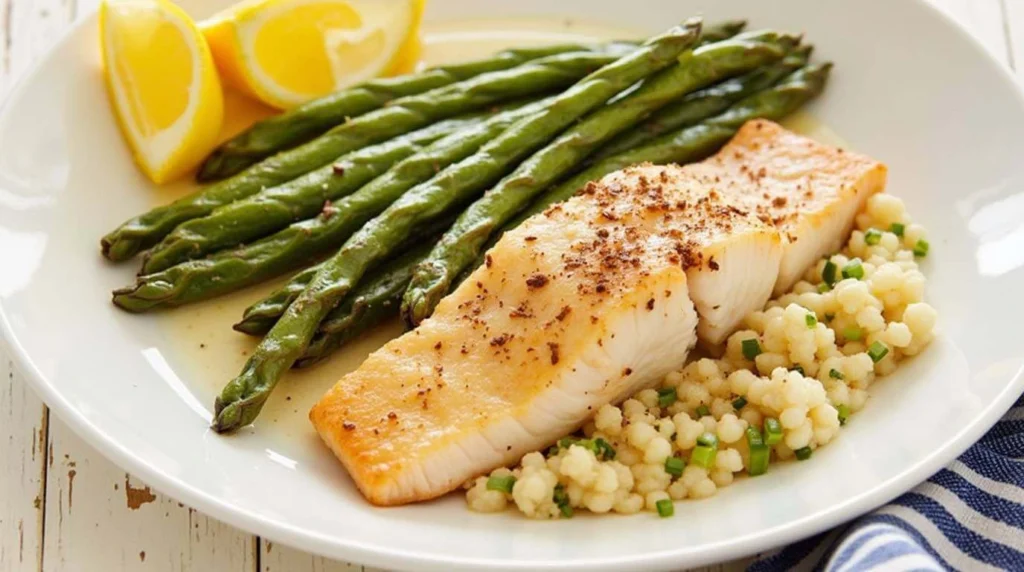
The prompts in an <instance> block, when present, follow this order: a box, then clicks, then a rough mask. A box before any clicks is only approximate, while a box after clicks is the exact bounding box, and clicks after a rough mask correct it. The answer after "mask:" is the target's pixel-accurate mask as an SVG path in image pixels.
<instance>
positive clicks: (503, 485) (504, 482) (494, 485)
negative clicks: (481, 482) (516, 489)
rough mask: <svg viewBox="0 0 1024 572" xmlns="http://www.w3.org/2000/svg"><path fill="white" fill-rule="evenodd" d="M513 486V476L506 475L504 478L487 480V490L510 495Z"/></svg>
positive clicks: (514, 481) (514, 479)
mask: <svg viewBox="0 0 1024 572" xmlns="http://www.w3.org/2000/svg"><path fill="white" fill-rule="evenodd" d="M515 484H516V478H515V477H514V476H513V475H506V476H504V477H489V478H488V479H487V490H489V491H501V492H503V493H511V492H512V487H513V486H515Z"/></svg>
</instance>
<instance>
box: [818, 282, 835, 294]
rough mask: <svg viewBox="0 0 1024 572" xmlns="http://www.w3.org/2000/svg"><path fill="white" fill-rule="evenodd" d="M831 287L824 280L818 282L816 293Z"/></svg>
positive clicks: (822, 292) (826, 290) (823, 291)
mask: <svg viewBox="0 0 1024 572" xmlns="http://www.w3.org/2000/svg"><path fill="white" fill-rule="evenodd" d="M831 289H832V287H831V286H829V285H828V284H825V283H824V282H822V283H821V284H818V294H824V293H825V292H828V291H829V290H831Z"/></svg>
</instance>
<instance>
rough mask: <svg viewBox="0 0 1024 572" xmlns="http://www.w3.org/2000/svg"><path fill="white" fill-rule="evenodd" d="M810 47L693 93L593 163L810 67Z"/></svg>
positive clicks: (614, 144)
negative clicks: (806, 66) (805, 67)
mask: <svg viewBox="0 0 1024 572" xmlns="http://www.w3.org/2000/svg"><path fill="white" fill-rule="evenodd" d="M811 49H812V47H811V46H799V47H797V48H796V49H794V50H793V51H792V52H791V53H789V54H787V55H786V57H785V58H783V59H782V61H780V62H777V63H775V64H774V65H771V66H767V67H764V68H762V69H758V70H755V71H752V72H750V73H748V74H746V75H743V76H741V77H737V78H733V79H729V80H726V81H723V82H721V83H719V84H716V85H713V86H711V87H709V88H706V89H702V90H700V91H697V92H694V93H691V94H689V95H687V96H686V97H684V98H682V99H681V100H679V101H677V102H674V103H671V104H669V105H666V106H665V107H663V108H662V109H659V110H658V111H657V112H656V113H654V114H653V115H651V116H650V117H648V118H647V119H645V120H644V121H643V122H642V123H640V124H639V125H637V126H636V128H634V129H631V130H630V131H628V132H626V133H623V134H622V135H620V136H618V137H616V138H615V139H613V140H612V141H611V142H610V143H609V144H607V145H605V146H604V147H602V148H601V150H600V151H598V152H597V153H595V154H594V156H593V158H592V159H591V161H598V160H600V159H604V158H605V157H611V156H612V155H617V154H619V153H622V152H623V151H628V150H629V149H633V148H636V147H639V146H640V145H642V144H644V143H646V142H648V141H650V140H651V139H654V138H655V137H658V136H659V135H663V134H665V133H668V132H670V131H676V130H677V129H679V128H681V127H688V126H690V125H693V124H695V123H699V122H700V121H703V120H704V119H707V118H708V117H712V116H714V115H717V114H719V113H721V112H723V111H725V110H726V109H728V107H729V106H730V105H732V104H733V103H735V102H736V101H739V100H740V99H743V98H744V97H747V96H749V95H753V94H754V93H757V92H759V91H761V90H762V89H765V88H767V87H769V86H771V85H774V84H775V83H778V82H779V80H781V79H782V78H784V77H786V76H787V75H789V74H791V73H793V71H795V70H797V69H799V68H801V67H803V66H805V65H807V60H808V59H810V56H811Z"/></svg>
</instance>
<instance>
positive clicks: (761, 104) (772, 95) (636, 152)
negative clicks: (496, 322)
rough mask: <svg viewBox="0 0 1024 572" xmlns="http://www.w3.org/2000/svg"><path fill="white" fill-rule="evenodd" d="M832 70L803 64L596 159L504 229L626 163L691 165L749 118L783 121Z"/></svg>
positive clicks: (818, 89) (821, 85) (822, 86)
mask: <svg viewBox="0 0 1024 572" xmlns="http://www.w3.org/2000/svg"><path fill="white" fill-rule="evenodd" d="M831 69H832V64H831V63H824V64H811V65H807V66H804V67H803V68H800V69H799V70H797V71H795V72H793V73H792V74H790V75H789V76H787V77H786V78H785V79H784V80H782V81H781V82H779V83H778V84H776V85H775V86H773V87H770V88H768V89H766V90H764V91H761V92H759V93H755V94H753V95H751V96H749V97H746V98H744V99H742V100H741V101H739V102H738V103H736V104H734V105H733V106H732V107H730V108H729V109H728V110H726V111H725V112H724V113H722V114H720V115H717V116H715V117H712V118H710V119H707V120H706V121H703V122H701V123H699V124H697V125H694V126H691V127H687V128H685V129H683V130H681V131H676V132H673V133H668V134H665V135H662V136H661V137H657V138H655V139H652V140H651V141H649V142H648V143H646V144H645V145H643V146H641V147H637V148H635V149H631V150H628V151H624V152H622V153H619V154H618V155H613V156H611V157H607V158H605V159H603V160H601V161H598V162H596V163H594V164H593V165H591V166H590V167H588V168H587V169H585V170H584V171H582V172H580V173H579V174H577V175H575V176H573V177H572V178H570V179H568V180H567V181H565V182H563V183H560V184H558V185H557V186H556V187H554V188H552V189H551V190H549V191H548V192H546V193H544V194H543V195H541V196H540V197H539V198H538V199H537V200H536V201H535V202H534V203H533V204H532V205H530V207H529V208H528V209H526V210H525V211H523V212H522V213H520V214H519V216H517V217H516V218H515V219H513V220H512V221H511V222H510V223H509V224H508V225H507V226H506V227H505V229H506V230H507V229H509V228H514V227H515V226H518V225H519V223H521V222H522V221H524V220H526V219H527V218H529V217H530V216H533V215H535V214H537V213H540V212H543V211H544V209H546V208H547V207H549V206H551V205H553V204H555V203H559V202H562V201H564V200H566V199H568V198H569V197H572V196H573V195H574V194H576V191H578V190H580V189H581V188H583V187H584V186H585V185H586V184H587V183H588V182H590V181H596V180H598V179H600V178H601V177H603V176H605V175H607V174H608V173H613V172H615V171H618V170H619V169H623V168H625V167H628V166H630V165H636V164H638V163H645V162H646V163H655V164H661V165H664V164H668V163H690V162H693V161H699V160H701V159H703V158H705V157H708V156H710V155H712V154H714V153H715V151H717V150H718V149H719V148H721V147H722V145H724V144H725V143H726V142H728V141H729V139H731V138H732V136H733V135H735V134H736V132H737V131H738V130H739V128H740V127H742V126H743V124H744V123H746V122H747V121H750V120H751V119H773V120H778V119H782V118H783V117H785V116H786V115H789V114H790V113H792V112H794V111H796V110H797V109H799V108H800V107H801V106H802V105H803V104H805V103H807V102H808V101H809V100H811V99H812V98H814V97H816V96H817V95H818V94H820V93H821V92H822V90H824V89H825V84H826V83H827V82H828V76H829V72H830V71H831Z"/></svg>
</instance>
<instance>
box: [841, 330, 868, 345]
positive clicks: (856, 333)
mask: <svg viewBox="0 0 1024 572" xmlns="http://www.w3.org/2000/svg"><path fill="white" fill-rule="evenodd" d="M843 337H844V338H846V339H847V340H848V341H851V342H859V341H860V340H861V338H863V337H864V332H863V330H861V329H860V328H858V327H857V326H850V327H849V328H843Z"/></svg>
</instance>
